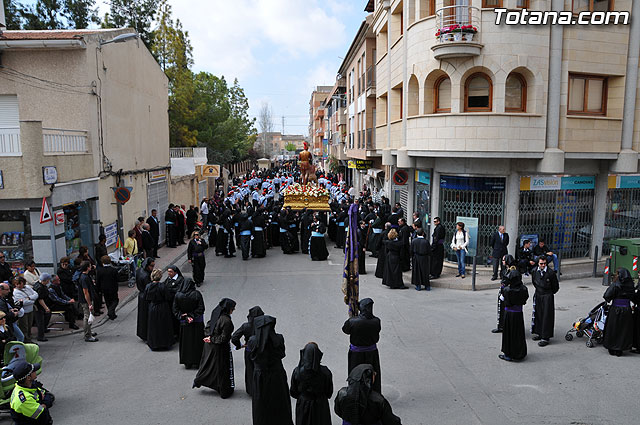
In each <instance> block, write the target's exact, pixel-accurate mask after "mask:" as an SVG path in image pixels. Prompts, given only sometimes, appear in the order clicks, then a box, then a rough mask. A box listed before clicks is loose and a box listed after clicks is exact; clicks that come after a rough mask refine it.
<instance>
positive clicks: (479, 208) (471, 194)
mask: <svg viewBox="0 0 640 425" xmlns="http://www.w3.org/2000/svg"><path fill="white" fill-rule="evenodd" d="M505 184H506V179H505V178H504V177H463V176H445V175H442V176H440V214H439V215H440V217H441V219H442V224H443V225H444V227H445V229H446V231H447V239H446V240H445V248H446V256H447V259H448V260H450V261H456V255H455V253H454V252H453V250H452V249H451V248H450V247H449V245H450V241H451V237H452V235H453V233H454V231H455V226H456V221H457V217H475V218H477V219H478V250H477V256H478V264H484V263H486V262H487V260H488V259H489V257H490V256H491V247H490V246H489V240H490V238H491V236H492V234H493V232H495V231H496V230H497V229H498V226H499V225H501V224H504V223H503V222H504V204H505ZM466 261H467V263H468V264H470V263H472V262H473V258H471V256H468V257H467V259H466Z"/></svg>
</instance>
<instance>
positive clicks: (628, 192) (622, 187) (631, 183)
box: [602, 175, 640, 254]
mask: <svg viewBox="0 0 640 425" xmlns="http://www.w3.org/2000/svg"><path fill="white" fill-rule="evenodd" d="M638 237H640V175H627V176H616V175H610V176H609V188H608V191H607V213H606V216H605V221H604V240H603V246H602V253H603V254H608V253H609V241H610V240H611V239H617V238H638Z"/></svg>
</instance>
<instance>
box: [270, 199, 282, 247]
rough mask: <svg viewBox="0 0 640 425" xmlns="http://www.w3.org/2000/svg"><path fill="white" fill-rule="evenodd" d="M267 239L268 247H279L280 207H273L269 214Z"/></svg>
mask: <svg viewBox="0 0 640 425" xmlns="http://www.w3.org/2000/svg"><path fill="white" fill-rule="evenodd" d="M269 235H270V236H271V238H270V239H269V245H270V247H274V246H280V206H279V205H278V204H276V205H274V207H273V210H272V211H271V212H270V213H269Z"/></svg>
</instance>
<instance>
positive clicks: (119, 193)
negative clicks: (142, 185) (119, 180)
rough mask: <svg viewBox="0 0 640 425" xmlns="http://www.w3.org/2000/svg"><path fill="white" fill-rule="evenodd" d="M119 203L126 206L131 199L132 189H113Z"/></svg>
mask: <svg viewBox="0 0 640 425" xmlns="http://www.w3.org/2000/svg"><path fill="white" fill-rule="evenodd" d="M112 189H113V193H114V195H115V197H116V201H118V203H120V204H122V205H124V204H126V203H127V202H129V200H130V199H131V189H133V188H131V187H112Z"/></svg>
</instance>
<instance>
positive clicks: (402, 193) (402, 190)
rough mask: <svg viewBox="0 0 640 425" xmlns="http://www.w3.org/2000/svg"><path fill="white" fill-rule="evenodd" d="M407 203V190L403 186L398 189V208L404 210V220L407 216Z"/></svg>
mask: <svg viewBox="0 0 640 425" xmlns="http://www.w3.org/2000/svg"><path fill="white" fill-rule="evenodd" d="M408 203H409V190H408V189H407V186H406V185H405V186H402V187H401V188H400V206H401V207H402V209H403V210H404V214H405V216H404V218H407V217H408V216H409V210H408V209H407V205H408ZM409 217H410V216H409Z"/></svg>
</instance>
